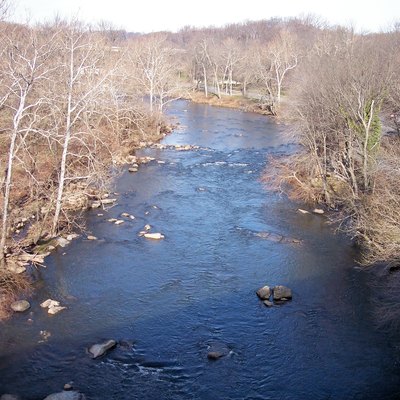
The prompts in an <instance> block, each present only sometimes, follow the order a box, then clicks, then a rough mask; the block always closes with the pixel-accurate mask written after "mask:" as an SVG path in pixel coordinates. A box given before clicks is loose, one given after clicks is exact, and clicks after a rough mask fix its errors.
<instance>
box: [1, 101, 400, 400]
mask: <svg viewBox="0 0 400 400" xmlns="http://www.w3.org/2000/svg"><path fill="white" fill-rule="evenodd" d="M169 114H170V115H171V117H173V118H175V119H176V121H179V123H180V125H179V128H178V129H177V130H176V131H175V132H174V133H173V134H172V135H170V136H168V137H167V138H166V139H165V140H164V143H166V144H187V143H189V144H193V145H198V146H200V149H198V150H191V151H176V150H173V149H165V150H146V151H144V154H146V155H150V156H153V157H155V158H156V159H157V160H159V161H165V163H158V162H156V161H153V162H151V163H149V164H146V165H143V166H141V167H140V170H139V172H138V173H136V174H129V173H127V172H126V173H124V174H123V175H122V176H121V177H120V178H119V179H118V180H117V181H116V184H115V188H114V190H115V191H116V192H118V193H119V196H118V204H117V205H115V206H114V207H111V208H110V209H108V210H107V211H99V210H98V209H97V210H92V211H90V212H88V214H87V228H88V233H91V234H93V235H95V236H97V237H98V238H99V240H97V241H89V240H86V239H85V238H84V237H81V238H78V239H77V240H75V241H74V242H73V243H71V244H70V245H69V246H68V247H66V248H64V249H62V248H59V249H57V250H56V251H55V252H54V253H53V255H51V256H50V257H48V259H47V260H46V265H47V268H46V269H42V268H41V269H39V270H37V271H36V273H35V274H36V277H37V283H36V286H37V289H36V292H35V295H34V297H33V299H32V308H31V310H30V313H29V312H28V313H25V314H22V315H15V316H14V317H13V318H12V319H11V320H10V321H8V322H6V323H4V324H2V325H1V333H0V349H1V353H0V394H1V393H6V392H7V393H10V392H11V393H17V394H20V395H21V396H22V397H23V398H24V399H32V400H33V399H42V398H44V397H45V396H46V395H47V394H49V393H52V392H57V391H60V390H62V388H63V385H64V384H65V383H67V382H70V381H73V385H74V387H75V388H77V389H78V390H80V391H82V392H83V393H85V394H86V396H87V397H88V398H89V399H127V400H128V399H175V400H176V399H291V400H296V399H330V398H332V399H397V398H399V397H398V396H399V395H400V392H399V390H400V379H399V371H400V364H399V360H400V357H399V354H400V350H399V341H398V339H396V335H395V333H396V332H390V331H382V330H381V329H379V328H378V327H377V325H376V318H375V314H374V310H375V308H374V304H375V303H374V299H375V297H376V289H374V285H373V281H374V280H375V279H376V277H375V276H374V275H372V274H370V273H366V272H364V271H360V270H359V269H358V268H356V264H355V262H354V261H353V260H354V257H355V256H356V254H355V252H354V250H353V248H352V247H351V245H350V243H349V241H348V239H346V238H344V237H342V236H340V235H335V234H334V233H333V231H332V227H330V226H329V225H328V224H327V223H326V219H325V218H324V217H323V216H317V215H302V214H300V213H298V212H296V209H297V207H298V205H296V204H293V203H291V202H290V201H288V200H287V199H285V198H284V197H280V196H278V195H277V194H275V193H272V192H269V191H267V190H265V188H263V185H262V183H261V182H260V176H261V174H262V172H263V170H264V169H265V168H266V167H267V168H268V161H267V156H268V155H271V154H285V153H288V152H290V151H291V149H292V146H291V145H290V144H287V143H286V142H285V140H284V139H283V131H284V128H283V127H282V125H276V124H275V123H274V122H273V121H271V120H269V119H266V118H265V117H263V116H260V115H256V114H251V113H243V112H240V111H236V110H230V109H222V108H212V107H209V106H205V105H196V104H191V103H188V102H186V101H178V102H175V103H174V104H173V106H172V107H171V108H170V110H169ZM303 207H304V206H303ZM100 212H101V213H104V215H103V216H98V213H100ZM123 212H127V213H129V214H133V215H134V216H135V219H134V220H131V219H129V218H125V223H124V224H122V225H119V226H116V225H114V224H112V223H110V222H108V221H107V219H108V218H113V217H115V218H119V217H120V215H121V213H123ZM145 224H150V225H151V226H152V231H154V232H161V233H163V234H164V235H165V239H164V240H161V241H151V240H148V239H145V238H143V237H139V236H138V232H139V231H140V230H142V229H143V226H144V225H145ZM260 232H270V233H272V234H274V235H271V236H270V238H263V237H260V235H258V233H260ZM275 235H276V236H275ZM261 236H262V235H261ZM280 236H283V237H284V238H295V239H298V240H300V241H301V242H300V243H291V242H290V240H283V241H281V242H277V241H276V240H270V239H271V238H276V237H280ZM265 284H268V285H271V286H273V285H275V284H283V285H287V286H289V287H291V288H292V290H293V300H292V301H290V302H288V303H286V304H283V305H279V306H276V307H272V308H267V307H265V306H264V305H263V304H262V302H260V301H259V300H258V298H257V296H256V295H255V291H256V290H257V289H258V288H259V287H260V286H263V285H265ZM49 297H50V298H53V299H57V300H59V301H60V302H61V303H62V304H63V305H66V306H67V307H68V308H67V310H64V311H62V312H61V313H59V314H58V315H55V316H49V315H47V314H46V312H45V311H44V310H43V309H41V308H40V306H39V304H40V302H42V301H43V300H45V299H47V298H49ZM28 319H31V320H32V321H28ZM44 331H46V332H45V333H44ZM49 334H50V336H48V335H49ZM110 338H113V339H115V340H118V341H120V344H119V345H118V346H117V348H115V349H114V350H112V351H111V352H109V353H108V354H107V355H105V356H103V357H102V358H99V359H96V360H92V359H90V358H89V356H88V355H87V353H86V348H87V347H88V346H90V345H91V344H93V343H97V342H100V341H102V340H104V339H110ZM214 349H220V350H222V352H224V353H225V354H226V355H225V357H223V358H221V359H219V360H217V361H210V360H208V359H207V353H208V351H210V350H214Z"/></svg>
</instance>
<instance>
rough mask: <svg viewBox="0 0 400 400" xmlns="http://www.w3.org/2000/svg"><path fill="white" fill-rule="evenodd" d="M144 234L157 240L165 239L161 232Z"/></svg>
mask: <svg viewBox="0 0 400 400" xmlns="http://www.w3.org/2000/svg"><path fill="white" fill-rule="evenodd" d="M143 236H144V237H145V238H147V239H155V240H160V239H164V235H162V234H161V233H159V232H157V233H145V234H144V235H143Z"/></svg>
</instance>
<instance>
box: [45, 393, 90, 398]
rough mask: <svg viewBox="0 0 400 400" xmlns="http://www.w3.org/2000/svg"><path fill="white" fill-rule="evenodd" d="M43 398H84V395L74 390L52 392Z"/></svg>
mask: <svg viewBox="0 0 400 400" xmlns="http://www.w3.org/2000/svg"><path fill="white" fill-rule="evenodd" d="M44 400H86V396H85V395H84V394H82V393H79V392H75V391H68V392H59V393H53V394H50V395H49V396H47V397H46V398H45V399H44Z"/></svg>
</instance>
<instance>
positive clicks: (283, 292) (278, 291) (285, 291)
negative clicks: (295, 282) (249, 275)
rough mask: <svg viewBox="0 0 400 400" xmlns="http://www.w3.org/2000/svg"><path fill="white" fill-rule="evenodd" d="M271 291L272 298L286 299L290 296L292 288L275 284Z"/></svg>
mask: <svg viewBox="0 0 400 400" xmlns="http://www.w3.org/2000/svg"><path fill="white" fill-rule="evenodd" d="M273 292H274V300H288V299H291V298H292V290H291V289H289V288H288V287H286V286H282V285H278V286H275V287H274V290H273Z"/></svg>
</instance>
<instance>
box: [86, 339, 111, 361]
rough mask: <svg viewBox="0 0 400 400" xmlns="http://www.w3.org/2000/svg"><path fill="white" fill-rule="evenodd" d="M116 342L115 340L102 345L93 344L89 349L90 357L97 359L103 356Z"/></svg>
mask: <svg viewBox="0 0 400 400" xmlns="http://www.w3.org/2000/svg"><path fill="white" fill-rule="evenodd" d="M116 344H117V342H116V341H115V340H112V339H111V340H106V341H105V342H103V343H99V344H94V345H93V346H92V347H91V348H90V349H89V353H90V354H91V355H92V357H93V358H97V357H100V356H102V355H103V354H105V352H106V351H107V350H110V349H112V348H113V347H114V346H115V345H116Z"/></svg>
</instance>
